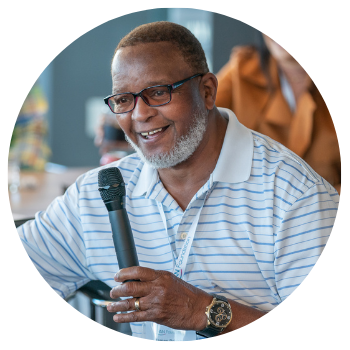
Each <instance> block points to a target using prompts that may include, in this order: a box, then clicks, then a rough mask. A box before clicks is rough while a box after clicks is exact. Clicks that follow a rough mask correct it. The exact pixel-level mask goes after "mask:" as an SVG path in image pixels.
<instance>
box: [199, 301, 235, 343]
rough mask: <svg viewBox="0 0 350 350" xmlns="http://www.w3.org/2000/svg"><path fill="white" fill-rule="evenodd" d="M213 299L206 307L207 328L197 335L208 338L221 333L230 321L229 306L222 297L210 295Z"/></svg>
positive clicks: (230, 311)
mask: <svg viewBox="0 0 350 350" xmlns="http://www.w3.org/2000/svg"><path fill="white" fill-rule="evenodd" d="M211 295H212V296H213V297H214V298H213V300H212V302H211V303H210V305H208V306H207V307H206V311H205V314H206V316H207V327H206V328H204V329H203V330H201V331H198V332H197V334H199V335H201V336H203V337H206V338H210V337H214V336H215V335H218V334H219V333H221V332H222V331H223V330H224V329H225V328H226V327H227V326H228V325H229V324H230V322H231V320H232V310H231V305H230V303H229V302H228V301H227V299H226V298H225V297H224V296H220V295H217V294H211Z"/></svg>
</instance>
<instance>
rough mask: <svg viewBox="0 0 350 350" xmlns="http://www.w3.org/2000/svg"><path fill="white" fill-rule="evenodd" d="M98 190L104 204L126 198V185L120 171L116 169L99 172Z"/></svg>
mask: <svg viewBox="0 0 350 350" xmlns="http://www.w3.org/2000/svg"><path fill="white" fill-rule="evenodd" d="M98 187H99V188H98V190H99V191H100V196H101V198H102V200H103V201H104V202H109V201H112V200H115V199H120V198H121V197H123V196H125V183H124V179H123V176H122V174H121V172H120V170H119V169H118V168H116V167H111V168H106V169H102V170H100V171H99V172H98Z"/></svg>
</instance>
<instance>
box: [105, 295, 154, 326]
mask: <svg viewBox="0 0 350 350" xmlns="http://www.w3.org/2000/svg"><path fill="white" fill-rule="evenodd" d="M137 299H138V300H139V311H135V301H136V300H137ZM144 299H145V298H130V299H125V300H121V301H118V302H116V303H110V304H109V305H107V311H109V312H127V311H132V312H129V313H126V314H124V313H123V314H116V315H114V316H113V321H114V322H118V323H127V322H141V321H146V320H148V317H149V316H148V312H147V310H148V309H147V305H146V302H145V300H144Z"/></svg>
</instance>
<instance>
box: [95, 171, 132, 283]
mask: <svg viewBox="0 0 350 350" xmlns="http://www.w3.org/2000/svg"><path fill="white" fill-rule="evenodd" d="M98 187H99V188H98V190H99V191H100V195H101V198H102V200H103V202H104V203H105V205H106V208H107V210H108V215H109V220H110V223H111V227H112V235H113V243H114V247H115V251H116V253H117V259H118V264H119V268H120V269H123V268H125V267H131V266H139V260H138V258H137V252H136V248H135V242H134V237H133V235H132V231H131V226H130V222H129V218H128V214H127V212H126V209H125V183H124V180H123V176H122V174H121V173H120V170H119V169H118V168H116V167H111V168H106V169H103V170H100V171H99V173H98ZM125 282H128V281H125Z"/></svg>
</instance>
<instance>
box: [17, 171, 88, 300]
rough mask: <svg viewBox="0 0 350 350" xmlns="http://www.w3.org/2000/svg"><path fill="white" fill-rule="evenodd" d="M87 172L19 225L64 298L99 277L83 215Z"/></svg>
mask: <svg viewBox="0 0 350 350" xmlns="http://www.w3.org/2000/svg"><path fill="white" fill-rule="evenodd" d="M83 177H84V175H82V176H81V177H79V178H78V180H77V182H76V183H74V184H73V185H71V186H70V187H69V188H68V190H67V191H66V193H65V194H64V195H63V196H60V197H57V198H56V199H55V200H54V201H53V202H52V203H51V204H50V206H49V207H48V208H47V210H46V211H41V212H38V213H37V214H36V215H35V219H34V220H31V221H28V222H26V223H25V224H23V225H22V226H20V227H18V228H17V231H18V233H19V235H20V238H21V240H22V243H23V245H24V248H25V249H26V251H27V253H28V255H29V257H30V259H31V260H32V262H33V263H34V265H35V266H36V268H37V269H38V271H39V272H40V274H41V275H42V276H43V278H44V279H45V280H46V281H47V283H49V284H50V286H51V287H52V288H53V289H54V290H55V291H56V292H57V293H58V294H59V295H60V296H61V297H63V298H65V297H67V296H68V295H70V294H71V293H73V292H74V291H76V290H77V289H79V288H80V287H81V286H83V285H84V284H85V283H87V282H89V281H90V280H92V279H95V278H94V277H93V275H92V273H91V272H90V271H89V269H88V268H87V264H86V254H85V244H84V239H83V230H82V225H81V219H80V215H79V184H80V183H81V181H82V179H83Z"/></svg>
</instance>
